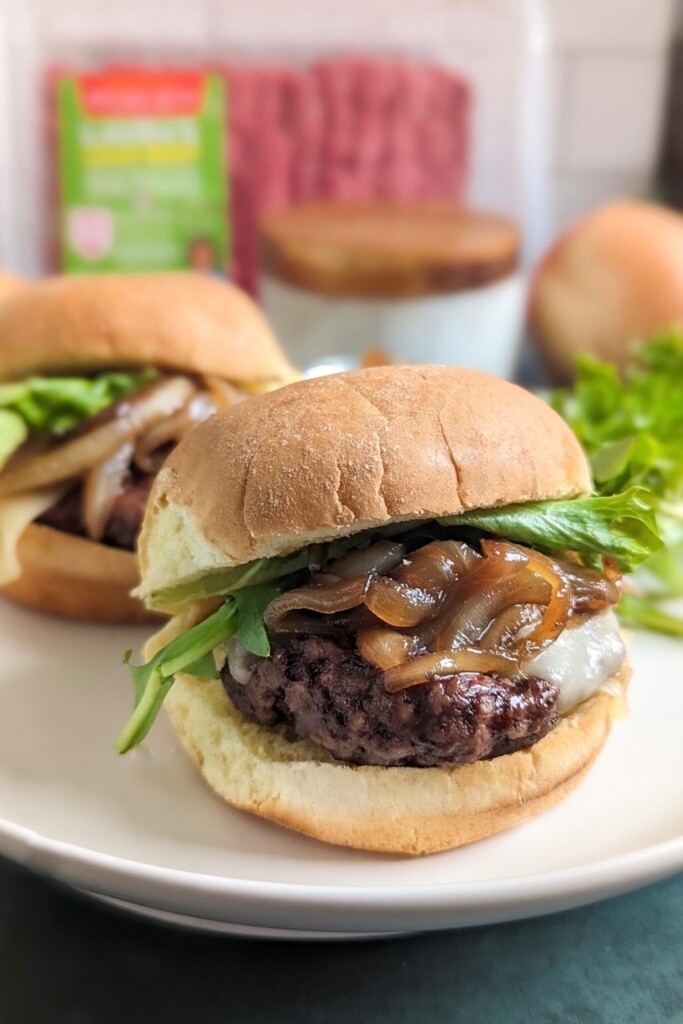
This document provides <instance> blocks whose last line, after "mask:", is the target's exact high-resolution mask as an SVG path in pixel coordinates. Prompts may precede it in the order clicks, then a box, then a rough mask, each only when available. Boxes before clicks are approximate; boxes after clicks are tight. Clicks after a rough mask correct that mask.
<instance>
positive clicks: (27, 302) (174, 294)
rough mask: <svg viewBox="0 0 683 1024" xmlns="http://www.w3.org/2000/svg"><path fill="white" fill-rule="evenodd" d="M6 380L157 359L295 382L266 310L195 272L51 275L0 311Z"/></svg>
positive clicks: (242, 377)
mask: <svg viewBox="0 0 683 1024" xmlns="http://www.w3.org/2000/svg"><path fill="white" fill-rule="evenodd" d="M0 352H2V358H1V361H0V362H1V366H0V377H4V378H5V379H10V378H14V379H16V378H20V377H24V376H27V375H29V374H32V373H45V372H51V373H54V372H77V371H81V372H86V371H92V370H96V369H99V368H106V367H122V366H157V367H159V368H161V369H172V370H182V371H184V372H186V373H206V374H213V375H216V376H219V377H223V378H224V379H226V380H230V381H235V382H237V383H249V382H257V381H270V380H291V379H292V375H293V370H292V367H291V366H290V364H289V363H288V362H287V360H286V358H285V356H284V354H283V353H282V351H281V349H280V347H279V345H278V343H277V341H276V340H275V337H274V335H273V333H272V331H271V329H270V327H269V326H268V324H267V322H266V320H265V319H264V317H263V315H262V314H261V312H260V311H259V309H258V308H257V306H256V305H255V304H254V303H253V302H252V301H251V299H250V298H249V297H248V296H247V295H245V294H244V292H242V291H240V289H239V288H236V287H234V285H230V284H227V283H226V282H221V281H218V280H216V279H215V278H211V277H206V276H203V275H200V274H191V273H177V274H174V273H168V274H126V275H115V274H111V275H109V274H103V275H94V276H91V277H78V276H76V277H73V276H66V277H55V278H48V279H46V280H45V281H41V282H40V283H38V284H35V285H29V286H26V287H24V288H21V289H19V290H18V291H17V292H16V294H15V295H13V296H12V297H11V298H10V299H8V301H7V303H4V304H3V305H2V308H1V309H0Z"/></svg>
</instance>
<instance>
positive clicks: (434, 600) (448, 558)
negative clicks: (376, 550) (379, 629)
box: [365, 541, 480, 628]
mask: <svg viewBox="0 0 683 1024" xmlns="http://www.w3.org/2000/svg"><path fill="white" fill-rule="evenodd" d="M478 561H480V557H479V555H478V554H477V553H476V552H475V551H474V549H473V548H471V547H469V546H468V545H467V544H464V543H462V542H460V541H434V542H433V543H432V544H426V545H425V546H424V547H422V548H418V549H417V551H414V552H413V553H412V554H411V555H410V556H409V557H408V558H407V559H404V560H403V563H402V564H401V565H399V566H398V568H397V569H395V570H394V572H393V573H392V575H391V576H378V577H376V578H375V579H373V580H372V582H371V584H370V587H369V589H368V594H367V597H366V598H365V604H366V605H367V607H368V608H369V609H370V610H371V611H372V612H373V613H374V614H375V615H376V616H377V617H378V618H379V619H381V620H382V621H383V622H386V623H388V624H389V625H391V626H399V627H402V628H406V627H409V626H417V625H419V623H421V622H423V621H424V620H425V619H426V618H428V617H429V616H430V615H433V614H434V613H435V612H436V611H437V609H438V608H439V606H440V605H441V603H442V602H443V600H444V598H445V596H446V593H447V590H448V588H449V586H451V585H452V584H453V582H454V581H455V580H456V579H457V578H458V576H459V574H460V573H462V572H465V571H466V570H467V569H469V568H471V567H472V566H473V565H476V563H477V562H478Z"/></svg>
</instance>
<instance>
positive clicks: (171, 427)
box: [133, 391, 218, 473]
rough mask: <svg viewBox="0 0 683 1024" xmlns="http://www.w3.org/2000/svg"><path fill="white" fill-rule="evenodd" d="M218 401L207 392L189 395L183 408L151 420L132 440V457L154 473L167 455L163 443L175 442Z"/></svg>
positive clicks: (139, 465) (194, 425)
mask: <svg viewBox="0 0 683 1024" xmlns="http://www.w3.org/2000/svg"><path fill="white" fill-rule="evenodd" d="M217 409H218V407H217V405H216V403H215V402H214V401H213V399H212V398H211V396H210V395H207V394H206V392H203V391H202V392H200V393H199V394H196V395H192V397H191V398H190V399H189V400H188V401H187V402H186V403H185V405H184V406H183V407H182V409H178V411H177V412H175V413H173V415H172V416H167V417H166V418H165V419H163V420H161V421H160V422H159V423H154V424H152V426H151V427H149V429H148V430H146V431H145V432H144V433H143V434H141V435H140V437H138V439H137V441H136V442H135V452H134V455H133V460H134V462H135V465H136V466H137V467H138V469H141V470H142V472H143V473H157V472H158V471H159V469H160V468H161V464H162V462H163V461H164V458H165V457H166V454H167V453H166V451H165V450H164V449H165V447H166V445H169V444H176V443H177V442H178V441H181V440H182V438H183V437H185V435H186V434H187V433H189V432H190V430H192V428H193V427H196V425H197V424H198V423H202V422H203V420H207V419H208V418H209V416H213V414H214V413H215V412H217Z"/></svg>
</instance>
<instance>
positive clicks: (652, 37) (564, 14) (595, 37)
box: [547, 0, 674, 50]
mask: <svg viewBox="0 0 683 1024" xmlns="http://www.w3.org/2000/svg"><path fill="white" fill-rule="evenodd" d="M673 6H674V5H673V3H672V2H671V0H547V7H548V12H549V15H550V19H551V23H552V28H553V31H554V33H555V36H556V38H557V40H558V42H559V45H560V46H561V47H562V48H574V49H584V48H588V49H593V50H594V49H601V48H604V49H607V50H616V49H632V48H634V47H635V48H642V49H655V50H656V49H660V48H661V47H663V46H664V45H665V44H666V42H667V40H668V38H669V32H670V26H671V17H672V7H673Z"/></svg>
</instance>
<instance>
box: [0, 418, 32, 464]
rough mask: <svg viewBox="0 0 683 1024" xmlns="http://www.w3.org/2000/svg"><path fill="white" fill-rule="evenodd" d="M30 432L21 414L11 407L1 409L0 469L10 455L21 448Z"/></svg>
mask: <svg viewBox="0 0 683 1024" xmlns="http://www.w3.org/2000/svg"><path fill="white" fill-rule="evenodd" d="M28 433H29V431H28V427H27V426H26V424H25V423H24V421H23V419H22V418H21V416H19V415H18V414H17V413H16V412H11V411H10V410H9V409H0V469H2V467H3V466H4V465H5V463H6V462H7V460H8V459H9V457H10V455H13V454H14V452H15V451H16V450H17V448H21V446H22V444H23V443H24V441H25V440H26V438H27V437H28Z"/></svg>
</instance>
